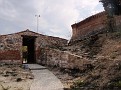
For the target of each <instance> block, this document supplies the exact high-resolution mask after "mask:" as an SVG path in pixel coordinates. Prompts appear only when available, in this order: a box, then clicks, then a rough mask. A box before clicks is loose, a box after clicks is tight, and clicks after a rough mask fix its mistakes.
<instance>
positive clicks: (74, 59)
mask: <svg viewBox="0 0 121 90" xmlns="http://www.w3.org/2000/svg"><path fill="white" fill-rule="evenodd" d="M45 51H46V53H45V60H44V59H43V61H42V60H41V61H40V62H39V63H40V64H44V65H48V66H57V67H61V68H67V69H80V70H82V69H84V65H87V64H90V61H89V60H88V59H84V58H82V57H81V56H77V55H74V54H71V53H69V52H66V51H59V50H56V49H50V48H47V49H46V50H45Z"/></svg>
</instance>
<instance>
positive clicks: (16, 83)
mask: <svg viewBox="0 0 121 90" xmlns="http://www.w3.org/2000/svg"><path fill="white" fill-rule="evenodd" d="M33 78H34V76H33V75H32V73H31V71H30V70H29V69H27V68H25V67H23V66H22V65H5V64H0V90H29V89H30V86H31V84H32V82H33Z"/></svg>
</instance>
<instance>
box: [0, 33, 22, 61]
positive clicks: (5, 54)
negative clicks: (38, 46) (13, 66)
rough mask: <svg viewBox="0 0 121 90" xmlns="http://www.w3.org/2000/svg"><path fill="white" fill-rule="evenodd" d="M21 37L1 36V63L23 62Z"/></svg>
mask: <svg viewBox="0 0 121 90" xmlns="http://www.w3.org/2000/svg"><path fill="white" fill-rule="evenodd" d="M21 42H22V41H21V37H20V36H19V35H2V36H0V61H1V62H9V61H11V62H14V61H15V60H16V61H15V63H20V62H21V53H20V52H21V48H20V47H21Z"/></svg>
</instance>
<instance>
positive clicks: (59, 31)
mask: <svg viewBox="0 0 121 90" xmlns="http://www.w3.org/2000/svg"><path fill="white" fill-rule="evenodd" d="M102 10H103V7H102V6H101V5H99V1H98V0H31V1H30V0H24V1H22V0H21V1H18V0H0V14H1V16H0V19H1V20H2V21H1V22H0V24H1V23H4V24H6V26H7V28H6V27H4V26H2V29H4V30H5V29H6V30H5V31H7V30H8V28H9V31H8V32H12V31H14V32H15V31H20V30H25V29H26V28H30V30H33V31H36V25H37V24H36V23H37V22H36V17H35V15H36V14H37V15H38V14H40V16H41V17H40V18H39V32H40V33H44V34H48V35H54V36H59V37H64V38H68V39H69V38H70V37H69V36H71V25H72V24H74V23H75V22H78V21H80V20H82V19H84V18H86V17H88V16H90V15H92V14H95V13H97V12H100V11H102ZM0 32H1V31H0ZM1 33H6V32H4V31H2V32H1Z"/></svg>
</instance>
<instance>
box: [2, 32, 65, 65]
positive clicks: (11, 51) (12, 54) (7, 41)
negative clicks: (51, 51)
mask: <svg viewBox="0 0 121 90" xmlns="http://www.w3.org/2000/svg"><path fill="white" fill-rule="evenodd" d="M23 36H29V37H30V36H32V37H33V36H34V37H36V38H35V55H36V56H35V58H36V62H38V61H39V60H42V59H41V58H43V57H42V55H43V52H41V51H42V48H43V47H52V46H54V45H55V46H56V47H62V46H64V45H66V44H67V40H65V39H61V38H58V37H52V36H46V35H42V34H39V33H36V32H33V31H29V30H26V31H22V32H18V33H14V34H8V35H0V62H9V63H22V57H23V56H22V46H23Z"/></svg>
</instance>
